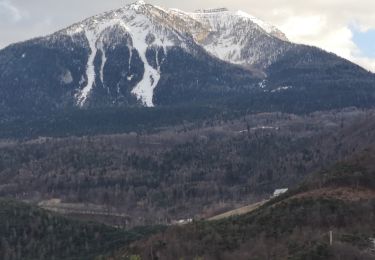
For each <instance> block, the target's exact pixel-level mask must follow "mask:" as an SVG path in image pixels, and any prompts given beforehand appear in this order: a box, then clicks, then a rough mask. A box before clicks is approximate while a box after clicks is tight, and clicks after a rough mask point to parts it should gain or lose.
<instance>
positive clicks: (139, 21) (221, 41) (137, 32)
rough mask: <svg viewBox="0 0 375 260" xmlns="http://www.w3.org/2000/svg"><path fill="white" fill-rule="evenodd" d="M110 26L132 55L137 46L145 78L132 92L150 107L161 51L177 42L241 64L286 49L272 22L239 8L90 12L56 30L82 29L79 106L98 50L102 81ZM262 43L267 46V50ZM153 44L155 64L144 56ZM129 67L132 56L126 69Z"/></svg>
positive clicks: (257, 62) (91, 81)
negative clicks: (83, 67) (123, 36)
mask: <svg viewBox="0 0 375 260" xmlns="http://www.w3.org/2000/svg"><path fill="white" fill-rule="evenodd" d="M114 27H121V28H122V30H123V31H124V32H126V34H127V36H128V37H129V38H131V41H130V43H126V42H125V43H124V44H128V45H129V46H128V47H129V52H130V55H131V53H132V51H133V50H135V51H136V52H137V53H138V55H139V57H140V59H141V61H142V62H143V66H144V74H143V77H142V79H141V80H140V81H139V82H138V83H137V85H136V86H135V87H134V88H133V89H132V91H131V93H133V94H134V95H135V96H136V97H137V98H138V100H140V101H141V102H142V103H143V104H144V105H145V106H149V107H151V106H154V104H153V93H154V89H155V88H156V86H157V85H158V82H159V80H160V77H161V75H160V73H161V71H160V64H159V63H160V62H162V61H160V58H159V57H158V56H159V52H160V50H162V52H163V55H162V56H163V57H164V58H165V56H167V53H168V49H169V48H171V47H176V46H178V47H181V48H184V49H186V50H187V51H189V49H191V48H193V47H192V46H191V44H192V42H191V40H192V39H193V40H194V43H195V44H197V45H200V46H202V47H203V48H204V49H205V50H206V51H207V52H209V53H210V54H211V55H213V56H215V57H217V58H219V59H221V60H223V61H227V62H230V63H232V64H237V65H243V66H245V67H252V66H258V67H265V66H266V65H269V64H270V63H271V62H272V61H273V60H274V59H275V58H276V57H277V55H278V54H280V53H282V52H283V51H284V50H285V48H283V47H281V48H279V47H280V46H279V45H282V44H280V43H279V42H282V41H286V40H287V39H286V37H285V35H284V34H283V33H282V32H280V31H279V30H278V29H277V28H276V27H274V26H272V25H269V24H267V23H265V22H263V21H261V20H259V19H257V18H255V17H253V16H251V15H249V14H246V13H244V12H241V11H238V12H231V11H226V10H225V11H221V12H212V13H209V12H206V11H202V12H196V13H187V12H183V11H180V10H177V9H164V8H161V7H158V6H153V5H150V4H146V3H145V2H143V1H138V2H136V3H133V4H130V5H127V6H125V7H123V8H121V9H118V10H114V11H111V12H107V13H104V14H101V15H97V16H94V17H91V18H89V19H87V20H85V21H83V22H81V23H78V24H75V25H73V26H71V27H69V28H67V29H66V30H63V31H62V32H59V33H64V34H66V35H69V36H70V37H73V38H74V37H76V36H77V35H81V34H83V35H84V37H85V38H86V42H87V43H86V44H87V46H88V48H89V53H90V54H89V57H88V60H87V64H86V75H85V78H86V80H83V81H82V85H81V86H79V91H78V92H77V93H76V95H75V96H76V102H77V104H78V105H79V106H83V105H85V103H86V101H87V99H88V97H89V96H90V93H91V92H92V89H93V87H94V86H95V84H97V83H98V82H97V81H96V78H97V77H96V76H97V75H96V74H97V72H96V71H97V70H96V69H95V64H94V63H95V60H96V57H97V55H98V53H99V54H100V55H101V64H100V69H99V74H100V75H99V79H100V81H101V84H102V85H103V86H105V76H104V72H103V71H104V68H105V66H106V64H105V63H106V61H107V59H106V50H105V46H110V45H111V43H110V42H109V43H108V42H106V43H105V42H104V40H105V39H104V35H105V32H108V31H109V30H111V29H112V28H114ZM261 38H262V39H261ZM150 39H151V40H150ZM107 41H108V39H107ZM267 41H269V42H271V45H272V46H271V47H272V48H269V47H270V44H268V43H267ZM273 42H275V43H273ZM263 46H265V47H267V48H268V50H267V51H265V50H264V47H263ZM152 48H153V49H155V50H156V52H155V56H156V57H154V59H155V60H156V61H157V63H158V64H157V66H156V67H155V66H152V65H151V64H150V62H149V60H148V57H147V52H148V50H149V49H152ZM249 48H251V50H249ZM249 51H250V53H248V52H249ZM270 52H272V53H270ZM130 66H131V58H130V60H129V69H130ZM131 79H132V76H129V80H131Z"/></svg>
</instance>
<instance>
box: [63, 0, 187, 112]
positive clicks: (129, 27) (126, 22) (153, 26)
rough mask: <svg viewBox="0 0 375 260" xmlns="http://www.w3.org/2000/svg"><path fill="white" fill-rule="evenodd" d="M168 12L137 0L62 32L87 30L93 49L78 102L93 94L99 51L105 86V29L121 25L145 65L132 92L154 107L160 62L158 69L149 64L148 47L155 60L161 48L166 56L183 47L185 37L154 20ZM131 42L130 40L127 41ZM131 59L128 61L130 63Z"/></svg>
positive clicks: (144, 102) (84, 100)
mask: <svg viewBox="0 0 375 260" xmlns="http://www.w3.org/2000/svg"><path fill="white" fill-rule="evenodd" d="M162 15H167V13H165V12H164V11H163V10H162V9H160V8H156V7H153V6H151V5H148V4H146V3H144V2H143V1H138V2H136V3H134V4H131V5H128V6H126V7H124V8H121V9H118V10H115V11H112V12H107V13H104V14H102V15H97V16H95V17H92V18H89V19H87V20H85V21H83V22H82V23H79V24H75V25H73V26H71V27H69V28H67V29H66V30H63V31H62V32H60V33H64V34H66V35H69V36H71V37H75V36H76V35H79V34H81V33H84V35H85V38H86V40H87V42H88V46H89V48H90V56H89V58H88V61H87V65H86V77H87V80H86V81H85V85H83V86H80V91H79V92H78V93H77V94H76V98H77V103H78V104H79V105H80V106H83V105H84V104H85V102H86V100H87V98H88V96H89V95H90V92H91V90H92V89H93V87H94V84H95V78H96V74H95V65H94V60H95V57H96V55H97V53H98V50H100V52H101V54H102V59H101V60H102V62H101V65H100V66H101V68H100V80H101V81H102V83H103V85H104V81H105V79H104V74H103V69H104V66H105V62H106V57H105V50H104V48H103V46H104V37H103V36H104V35H105V32H106V31H108V30H111V29H112V28H114V27H122V29H123V30H124V31H126V33H127V34H128V36H129V37H130V38H131V43H130V44H129V46H128V47H129V50H130V53H132V51H133V50H135V51H137V53H138V55H139V57H140V58H141V60H142V62H143V64H144V75H143V78H142V80H141V81H140V82H138V84H137V85H136V86H135V87H134V89H133V90H132V93H133V94H134V95H135V96H136V97H137V98H138V99H139V100H140V101H141V102H142V103H143V104H144V105H145V106H149V107H152V106H153V105H154V104H153V101H152V98H153V91H154V89H155V87H156V86H157V84H158V81H159V79H160V64H158V67H157V68H153V67H152V66H151V64H150V63H149V61H148V59H147V57H146V53H147V50H148V49H149V48H154V49H156V50H157V51H156V57H155V59H156V60H157V61H159V58H158V57H157V56H158V53H159V50H160V48H161V49H162V50H163V53H164V54H165V55H167V52H168V48H169V47H172V46H180V47H184V46H183V42H184V39H183V37H182V36H181V35H180V34H179V33H178V32H177V31H175V30H174V29H173V28H172V27H169V26H168V25H167V24H165V25H161V24H160V23H157V22H155V20H157V19H158V18H159V19H160V16H162ZM124 44H128V43H124ZM130 64H131V58H130V60H129V66H130Z"/></svg>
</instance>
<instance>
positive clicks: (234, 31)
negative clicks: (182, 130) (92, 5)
mask: <svg viewBox="0 0 375 260" xmlns="http://www.w3.org/2000/svg"><path fill="white" fill-rule="evenodd" d="M0 82H1V83H0V97H1V98H0V99H1V100H0V111H1V112H2V113H1V115H0V116H8V115H9V114H14V113H16V114H17V113H18V114H19V113H25V111H26V112H27V113H47V112H46V111H48V112H52V111H56V110H61V109H66V108H82V107H85V108H90V107H96V108H98V107H113V106H126V107H128V106H146V107H153V106H161V105H164V106H165V105H168V106H170V105H173V106H174V105H181V104H185V105H186V104H189V105H191V104H193V103H194V104H205V105H207V104H214V103H217V102H219V103H220V104H223V102H224V103H226V102H227V101H226V100H227V99H228V98H231V99H232V100H233V99H234V100H235V99H236V98H237V97H240V98H242V99H243V101H244V102H245V103H247V104H245V106H252V107H253V106H254V105H255V104H262V107H261V108H259V107H258V105H256V106H257V107H256V110H259V109H261V110H264V109H265V108H266V110H269V108H272V109H274V108H276V109H280V105H277V106H274V105H275V104H271V103H270V104H268V103H267V102H276V103H277V104H282V103H284V102H286V103H288V104H292V105H293V106H295V107H297V108H298V109H299V108H300V107H301V105H300V103H302V104H307V105H308V106H309V109H310V110H311V109H313V110H314V109H326V108H334V107H337V106H340V107H341V106H347V105H368V104H371V102H372V101H371V100H370V99H371V97H372V93H373V92H372V91H373V86H374V76H373V74H371V73H368V72H366V71H365V70H363V69H362V68H360V67H358V66H356V65H354V64H352V63H350V62H349V61H347V60H344V59H342V58H339V57H337V56H336V55H333V54H329V53H326V52H324V51H322V50H320V49H317V48H314V47H309V46H303V45H298V44H294V43H291V42H289V41H288V39H287V38H286V36H285V35H284V34H283V33H282V32H281V31H280V30H278V29H277V28H276V27H274V26H272V25H270V24H268V23H266V22H263V21H261V20H259V19H257V18H255V17H253V16H251V15H249V14H246V13H244V12H242V11H235V12H233V11H229V10H228V9H225V8H220V9H209V10H198V11H196V12H184V11H181V10H177V9H165V8H162V7H158V6H154V5H151V4H147V3H145V2H143V1H138V2H135V3H132V4H129V5H127V6H124V7H122V8H120V9H117V10H113V11H109V12H105V13H102V14H99V15H96V16H93V17H90V18H88V19H86V20H84V21H82V22H79V23H76V24H74V25H71V26H69V27H67V28H66V29H63V30H61V31H58V32H56V33H54V34H52V35H49V36H46V37H41V38H36V39H32V40H30V41H26V42H22V43H17V44H13V45H10V46H8V47H7V48H5V49H3V50H1V51H0ZM354 86H356V87H355V88H354ZM285 91H289V92H293V93H294V95H287V97H288V99H289V98H291V97H293V98H294V99H293V100H288V101H286V100H285V96H284V95H283V93H284V92H285ZM332 91H333V92H334V93H333V92H332ZM337 91H338V92H337ZM353 91H360V92H361V93H362V94H360V95H359V96H360V97H361V98H357V99H352V97H353V96H355V95H352V94H353V93H352V92H353ZM368 91H370V95H368V93H369V92H368ZM280 92H282V93H280ZM364 93H365V94H364ZM321 95H323V97H324V98H329V97H330V96H334V99H335V98H337V100H334V99H333V100H327V102H326V101H324V100H323V101H322V100H321V98H322V96H321ZM270 96H272V98H270ZM275 96H277V98H276V101H275V98H274V97H275ZM357 96H358V95H357ZM245 97H249V98H250V99H248V100H246V99H244V98H245ZM253 98H256V99H257V100H264V101H266V100H268V101H267V102H263V101H257V102H255V101H251V99H253ZM318 99H320V100H318ZM343 100H344V102H343ZM231 102H232V101H231ZM236 103H238V101H236ZM297 103H298V105H297ZM265 105H268V108H267V106H265ZM282 107H284V106H282ZM254 108H255V107H254ZM289 108H290V107H289V105H288V109H289ZM293 109H294V108H291V110H293ZM304 109H305V107H304ZM21 111H23V112H21Z"/></svg>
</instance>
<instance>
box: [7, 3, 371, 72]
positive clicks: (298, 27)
mask: <svg viewBox="0 0 375 260" xmlns="http://www.w3.org/2000/svg"><path fill="white" fill-rule="evenodd" d="M131 2H133V1H129V0H126V1H125V0H105V1H103V0H63V1H57V0H0V48H2V47H5V46H6V45H8V44H10V43H12V42H17V41H21V40H26V39H29V38H32V37H36V36H41V35H46V34H49V33H52V32H54V31H56V30H58V29H61V28H64V27H66V26H68V25H70V24H72V23H74V22H77V21H80V20H82V19H84V18H87V17H88V16H90V15H94V14H97V13H101V12H103V11H107V10H110V9H116V8H118V7H121V6H123V5H126V4H128V3H131ZM147 2H149V3H152V4H156V5H160V6H164V7H174V8H180V9H183V10H186V11H193V10H195V9H200V8H212V7H228V8H229V9H232V10H243V11H245V12H248V13H250V14H252V15H254V16H257V17H259V18H261V19H263V20H265V21H268V22H270V23H272V24H274V25H276V26H278V27H279V28H280V29H281V30H282V31H284V32H285V33H286V35H287V36H288V37H289V39H290V40H292V41H294V42H298V43H306V44H310V45H315V46H319V47H321V48H323V49H326V50H328V51H332V52H335V53H337V54H338V55H340V56H343V57H344V58H347V59H350V60H352V61H354V62H356V63H358V64H360V65H362V66H364V67H365V68H367V69H369V70H372V71H374V72H375V0H189V1H180V2H176V1H172V0H150V1H147Z"/></svg>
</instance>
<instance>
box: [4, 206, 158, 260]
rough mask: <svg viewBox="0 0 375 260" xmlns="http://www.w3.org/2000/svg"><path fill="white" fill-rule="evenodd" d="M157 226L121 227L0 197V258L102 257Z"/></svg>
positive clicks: (89, 259)
mask: <svg viewBox="0 0 375 260" xmlns="http://www.w3.org/2000/svg"><path fill="white" fill-rule="evenodd" d="M161 229H162V227H153V228H146V227H145V228H138V229H134V230H131V231H123V230H119V229H115V228H113V227H109V226H104V225H99V224H95V223H93V222H81V221H77V220H73V219H68V218H64V217H62V216H59V215H56V214H53V213H51V212H48V211H44V210H41V209H39V208H37V207H35V206H30V205H28V204H25V203H20V202H16V201H13V200H4V199H1V200H0V259H2V260H23V259H27V260H51V259H55V260H59V259H64V260H65V259H82V260H83V259H87V260H93V259H104V258H105V256H109V255H110V254H111V252H113V251H114V250H117V249H119V248H120V247H122V246H123V245H124V244H127V243H130V242H132V241H135V240H137V239H140V238H142V237H144V236H147V235H149V234H151V233H153V232H156V231H160V230H161ZM101 256H102V257H101Z"/></svg>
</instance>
